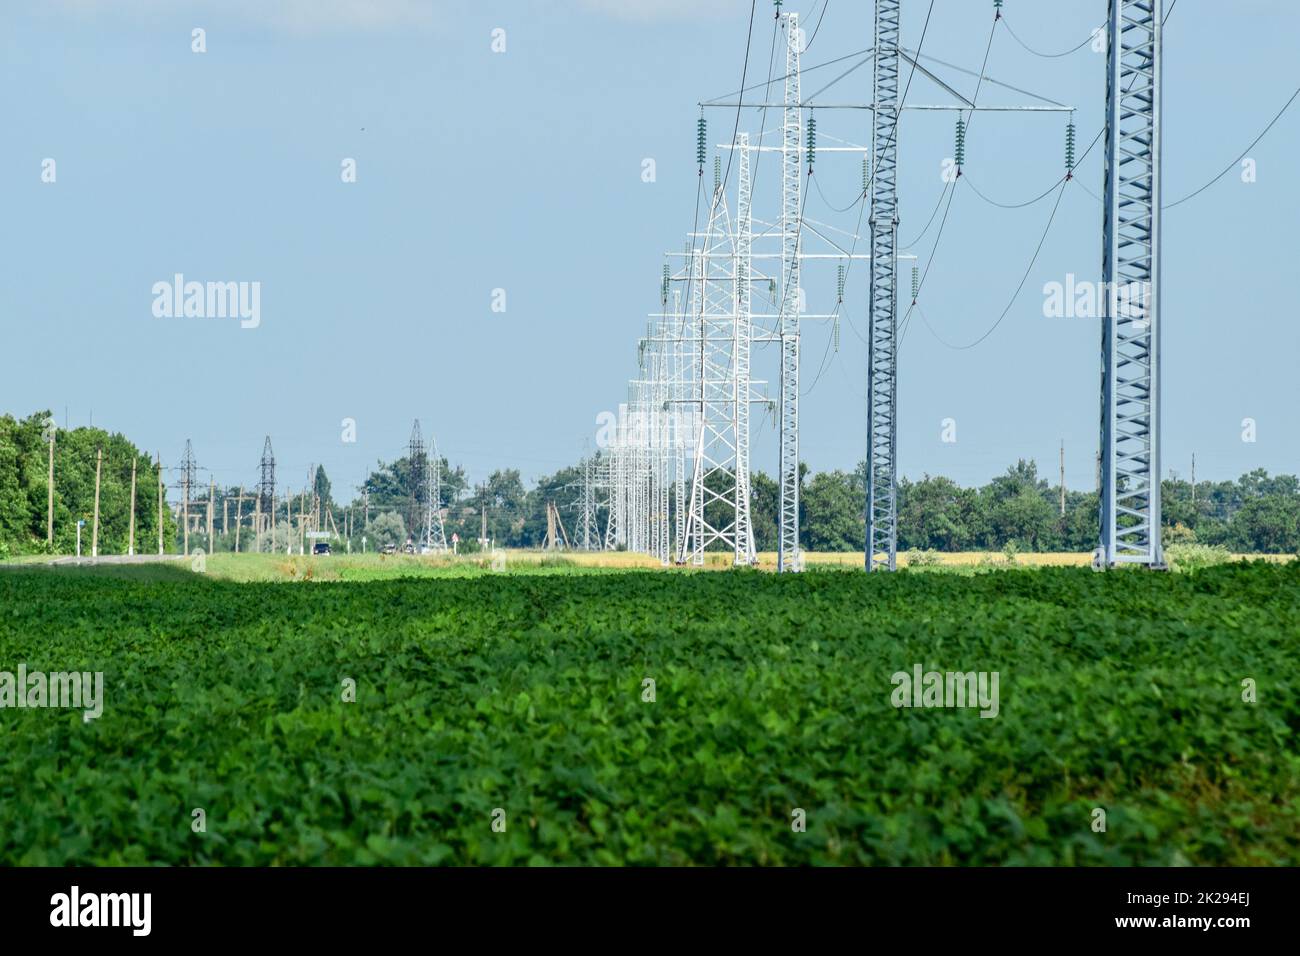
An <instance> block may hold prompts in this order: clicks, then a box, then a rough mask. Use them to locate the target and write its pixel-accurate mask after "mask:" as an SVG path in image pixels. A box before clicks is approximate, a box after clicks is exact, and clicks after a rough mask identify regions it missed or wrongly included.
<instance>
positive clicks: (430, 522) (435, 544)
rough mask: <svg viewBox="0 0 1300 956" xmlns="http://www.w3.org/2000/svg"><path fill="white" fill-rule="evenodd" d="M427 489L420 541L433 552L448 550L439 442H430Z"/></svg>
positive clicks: (426, 469)
mask: <svg viewBox="0 0 1300 956" xmlns="http://www.w3.org/2000/svg"><path fill="white" fill-rule="evenodd" d="M425 464H426V467H425V475H426V478H425V481H426V483H427V488H426V492H425V496H424V503H425V504H424V529H423V534H422V535H421V538H420V540H421V541H422V542H423V543H424V546H425V547H426V548H428V549H430V550H431V551H446V550H447V531H446V528H445V527H444V525H443V521H442V458H441V456H439V454H438V442H437V441H436V440H433V439H431V440H430V451H429V458H428V461H427V462H426V463H425Z"/></svg>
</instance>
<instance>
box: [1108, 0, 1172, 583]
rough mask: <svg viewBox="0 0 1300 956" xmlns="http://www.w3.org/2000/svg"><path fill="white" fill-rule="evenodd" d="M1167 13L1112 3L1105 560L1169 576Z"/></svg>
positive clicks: (1129, 1) (1151, 2)
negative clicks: (1164, 363)
mask: <svg viewBox="0 0 1300 956" xmlns="http://www.w3.org/2000/svg"><path fill="white" fill-rule="evenodd" d="M1163 6H1164V4H1163V0H1110V20H1109V25H1108V30H1109V35H1108V42H1107V45H1106V140H1105V142H1106V154H1105V167H1106V171H1105V192H1104V199H1105V202H1104V206H1105V227H1104V230H1103V234H1102V242H1103V258H1102V283H1103V285H1102V288H1103V290H1104V291H1105V294H1104V295H1103V296H1102V300H1103V303H1104V304H1103V307H1102V316H1103V320H1102V335H1101V355H1102V369H1101V515H1100V524H1101V546H1100V547H1099V548H1098V552H1099V553H1098V555H1097V558H1098V561H1099V563H1102V564H1104V565H1105V566H1109V567H1114V566H1116V565H1119V564H1141V565H1146V566H1148V567H1154V568H1162V567H1164V563H1165V562H1164V552H1163V549H1162V547H1161V542H1160V306H1161V302H1160V203H1161V193H1160V160H1161V153H1160V148H1161V143H1160V112H1161V89H1160V79H1161V77H1160V73H1161V67H1162V57H1161V46H1162V40H1163V38H1162V22H1161V21H1162V20H1163V10H1162V8H1163ZM1134 293H1136V294H1134ZM1121 295H1122V296H1123V302H1122V303H1121V301H1120V299H1121ZM1135 303H1136V305H1135Z"/></svg>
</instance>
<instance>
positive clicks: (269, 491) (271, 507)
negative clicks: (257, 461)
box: [253, 435, 275, 551]
mask: <svg viewBox="0 0 1300 956" xmlns="http://www.w3.org/2000/svg"><path fill="white" fill-rule="evenodd" d="M257 500H258V513H259V514H260V515H261V516H263V517H261V518H259V520H262V521H265V522H266V523H267V525H268V526H269V527H271V528H274V527H275V452H273V451H272V450H271V436H270V435H267V436H266V441H265V442H263V444H262V462H261V475H260V476H259V480H258V483H257ZM261 533H262V529H261V528H254V529H253V540H254V542H256V547H257V549H258V550H259V551H260V550H261V548H262V545H261V540H260V539H259V538H258V537H257V536H258V535H260V534H261ZM271 547H272V548H274V547H275V543H274V542H272V543H271Z"/></svg>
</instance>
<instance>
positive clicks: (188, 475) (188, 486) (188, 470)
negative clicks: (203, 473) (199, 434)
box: [180, 438, 199, 508]
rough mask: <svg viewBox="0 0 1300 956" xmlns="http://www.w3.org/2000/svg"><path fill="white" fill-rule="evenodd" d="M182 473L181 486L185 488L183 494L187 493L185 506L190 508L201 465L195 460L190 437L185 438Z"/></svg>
mask: <svg viewBox="0 0 1300 956" xmlns="http://www.w3.org/2000/svg"><path fill="white" fill-rule="evenodd" d="M180 473H181V478H180V481H181V488H183V489H184V490H183V491H182V494H184V495H185V506H186V507H187V508H188V507H189V502H190V500H191V496H192V495H193V494H194V484H195V482H197V481H198V477H199V466H198V463H197V462H196V461H195V460H194V447H193V446H192V445H191V444H190V440H189V439H188V438H187V439H185V454H184V455H183V456H182V457H181V466H180Z"/></svg>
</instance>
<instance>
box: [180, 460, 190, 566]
mask: <svg viewBox="0 0 1300 956" xmlns="http://www.w3.org/2000/svg"><path fill="white" fill-rule="evenodd" d="M181 494H182V495H183V496H184V497H183V498H182V499H181V523H182V524H183V525H184V532H183V539H184V544H185V556H186V557H189V554H190V479H189V476H188V475H187V476H185V477H184V478H182V479H181Z"/></svg>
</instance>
